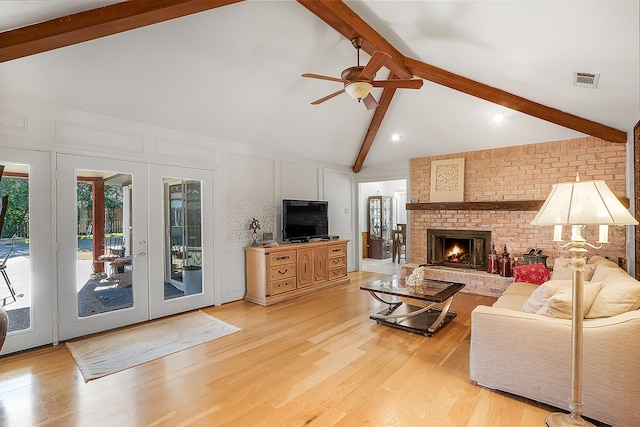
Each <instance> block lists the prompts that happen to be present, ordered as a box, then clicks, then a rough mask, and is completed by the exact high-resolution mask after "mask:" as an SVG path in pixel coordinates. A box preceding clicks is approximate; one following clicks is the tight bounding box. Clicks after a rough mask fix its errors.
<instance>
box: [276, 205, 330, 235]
mask: <svg viewBox="0 0 640 427" xmlns="http://www.w3.org/2000/svg"><path fill="white" fill-rule="evenodd" d="M328 237H329V202H326V201H323V200H290V199H284V200H282V239H283V240H284V241H290V242H291V241H293V242H296V241H300V242H306V241H308V240H309V239H325V238H328Z"/></svg>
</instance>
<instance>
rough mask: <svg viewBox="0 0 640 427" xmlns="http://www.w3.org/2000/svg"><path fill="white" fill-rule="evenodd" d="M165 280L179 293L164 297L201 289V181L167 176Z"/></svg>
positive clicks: (168, 296) (188, 293) (165, 183)
mask: <svg viewBox="0 0 640 427" xmlns="http://www.w3.org/2000/svg"><path fill="white" fill-rule="evenodd" d="M163 183H164V186H165V205H166V207H165V209H164V211H165V223H166V224H167V225H168V226H167V227H166V229H167V235H166V237H165V248H166V253H165V258H166V260H167V267H166V271H167V274H166V279H167V281H168V283H169V285H171V286H173V287H174V288H176V289H177V290H179V291H180V292H181V293H182V295H180V294H179V293H170V292H165V299H170V298H175V297H177V296H184V295H193V294H198V293H201V292H202V211H201V208H200V207H201V196H202V181H199V180H180V179H177V178H164V179H163Z"/></svg>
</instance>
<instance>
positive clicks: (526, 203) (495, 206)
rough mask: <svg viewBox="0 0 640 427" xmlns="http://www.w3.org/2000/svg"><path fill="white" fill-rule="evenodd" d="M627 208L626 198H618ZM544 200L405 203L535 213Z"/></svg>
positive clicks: (429, 208)
mask: <svg viewBox="0 0 640 427" xmlns="http://www.w3.org/2000/svg"><path fill="white" fill-rule="evenodd" d="M618 199H619V200H620V202H621V203H622V204H623V205H624V207H626V208H629V198H628V197H618ZM543 203H544V200H497V201H493V202H492V201H487V202H431V203H407V210H408V211H446V210H455V211H537V210H539V209H540V208H541V207H542V204H543Z"/></svg>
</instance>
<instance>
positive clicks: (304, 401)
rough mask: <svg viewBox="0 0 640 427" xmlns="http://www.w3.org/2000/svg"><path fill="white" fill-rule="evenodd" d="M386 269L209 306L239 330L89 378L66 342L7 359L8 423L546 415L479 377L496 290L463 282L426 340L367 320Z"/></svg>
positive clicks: (525, 422) (489, 422) (540, 419)
mask: <svg viewBox="0 0 640 427" xmlns="http://www.w3.org/2000/svg"><path fill="white" fill-rule="evenodd" d="M381 276H382V275H381V274H377V273H366V272H355V273H351V274H350V277H351V284H349V285H344V286H340V287H337V288H332V289H328V290H324V291H321V292H319V293H316V294H313V295H310V296H306V297H302V298H299V299H296V300H294V301H290V302H284V303H280V304H276V305H273V306H270V307H261V306H258V305H255V304H252V303H248V302H244V301H237V302H233V303H229V304H225V305H222V306H220V307H210V308H206V309H204V311H205V312H207V313H209V314H211V315H213V316H215V317H217V318H219V319H222V320H224V321H226V322H229V323H231V324H233V325H236V326H239V327H241V328H242V329H243V330H242V331H241V332H237V333H235V334H231V335H229V336H226V337H223V338H220V339H217V340H214V341H211V342H208V343H205V344H202V345H199V346H196V347H193V348H191V349H188V350H184V351H181V352H179V353H176V354H173V355H170V356H167V357H164V358H162V359H159V360H155V361H152V362H149V363H146V364H144V365H141V366H138V367H135V368H132V369H128V370H126V371H123V372H119V373H116V374H112V375H109V376H107V377H103V378H100V379H98V380H94V381H90V382H89V383H85V382H84V380H83V378H82V375H81V374H80V372H79V371H78V368H77V367H76V364H75V362H74V360H73V358H72V357H71V355H70V354H69V352H68V351H67V349H66V347H65V346H64V345H63V344H61V345H59V346H54V347H46V348H41V349H36V350H32V351H28V352H24V353H20V354H15V355H9V356H6V357H3V358H0V425H2V426H33V425H43V426H113V425H118V426H192V425H193V426H222V425H225V426H226V425H229V426H307V425H308V426H542V425H544V419H545V417H546V416H547V415H548V413H549V411H550V410H551V408H549V407H546V406H544V405H540V404H537V403H535V402H531V401H527V400H525V399H520V398H517V397H515V396H511V395H506V394H502V393H499V392H495V391H491V390H488V389H485V388H482V387H479V386H477V385H475V384H474V383H473V382H471V381H470V380H469V368H468V363H469V334H470V313H471V311H472V310H473V308H474V307H475V306H476V305H478V304H491V303H492V302H493V300H494V299H493V298H489V297H482V296H478V295H473V294H465V293H459V294H458V295H457V296H456V297H455V300H454V303H453V306H452V309H453V310H456V311H457V312H458V317H457V318H456V319H454V320H453V321H452V322H451V323H450V324H448V325H446V326H445V327H444V328H443V329H442V330H440V331H439V332H438V333H437V334H436V335H435V336H433V337H432V338H426V337H423V336H420V335H417V334H412V333H409V332H405V331H401V330H396V329H392V328H388V327H385V326H380V325H378V324H377V323H375V322H374V321H372V320H370V319H369V314H370V313H373V312H375V311H378V310H381V309H382V308H383V307H382V304H381V303H379V302H377V301H375V300H374V299H373V298H371V296H370V295H369V294H368V293H366V292H364V291H361V290H359V286H360V284H361V283H365V282H367V281H370V280H373V279H375V278H378V277H381ZM496 363H500V361H499V360H497V361H496Z"/></svg>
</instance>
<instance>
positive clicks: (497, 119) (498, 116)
mask: <svg viewBox="0 0 640 427" xmlns="http://www.w3.org/2000/svg"><path fill="white" fill-rule="evenodd" d="M503 120H504V114H500V113H498V114H494V115H493V121H494V122H496V123H501V122H502V121H503Z"/></svg>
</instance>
